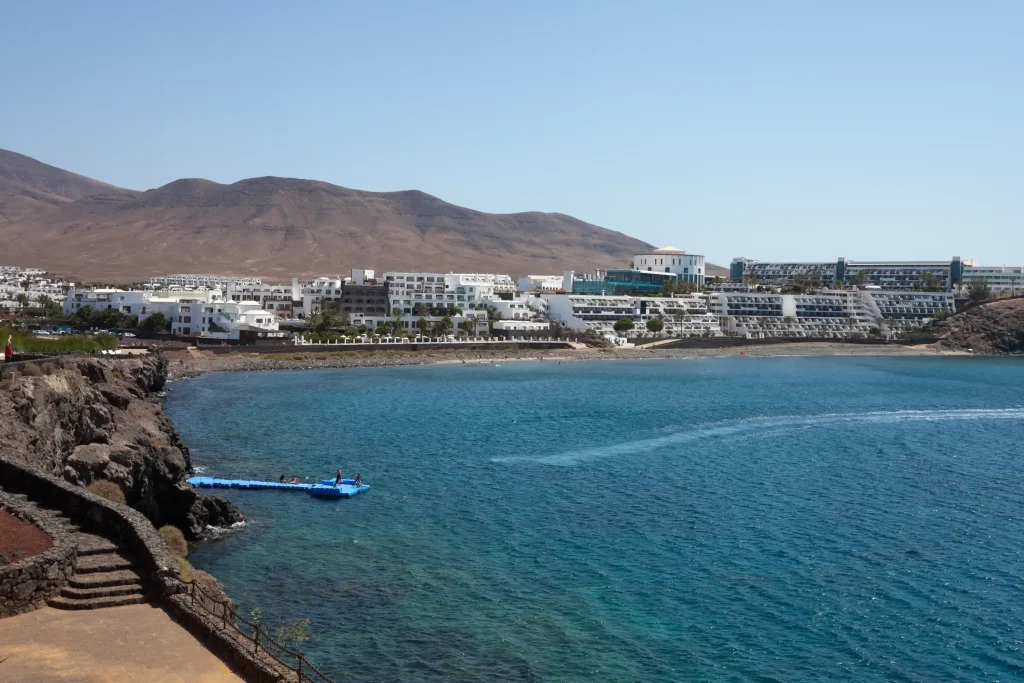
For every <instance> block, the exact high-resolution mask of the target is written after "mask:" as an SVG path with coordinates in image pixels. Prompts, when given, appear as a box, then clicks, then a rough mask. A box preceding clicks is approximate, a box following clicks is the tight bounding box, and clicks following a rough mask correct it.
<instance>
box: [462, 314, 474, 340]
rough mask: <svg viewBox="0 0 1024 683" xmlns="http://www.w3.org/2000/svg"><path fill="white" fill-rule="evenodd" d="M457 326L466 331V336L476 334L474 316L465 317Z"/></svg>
mask: <svg viewBox="0 0 1024 683" xmlns="http://www.w3.org/2000/svg"><path fill="white" fill-rule="evenodd" d="M459 327H461V328H462V330H463V331H464V332H465V333H466V337H467V338H469V337H472V336H474V335H475V334H476V318H466V319H465V320H463V321H462V322H461V323H459Z"/></svg>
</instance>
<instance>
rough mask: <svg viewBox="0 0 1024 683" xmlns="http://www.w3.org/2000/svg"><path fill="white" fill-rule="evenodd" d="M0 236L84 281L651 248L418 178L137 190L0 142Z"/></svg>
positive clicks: (518, 263) (505, 260)
mask: <svg viewBox="0 0 1024 683" xmlns="http://www.w3.org/2000/svg"><path fill="white" fill-rule="evenodd" d="M0 245H2V249H0V251H2V253H3V258H2V259H0V261H2V262H5V263H10V264H14V265H26V266H28V265H32V266H39V267H43V268H46V269H49V270H53V271H55V272H59V273H63V274H66V275H69V276H72V277H75V278H77V279H79V280H85V281H96V280H101V281H126V280H131V279H136V278H143V277H149V276H152V275H158V274H167V273H177V272H192V273H218V274H224V275H259V276H262V277H264V278H267V279H268V280H274V279H283V278H290V277H292V276H293V275H298V276H312V275H322V274H333V273H338V274H341V273H345V272H346V271H348V270H349V269H351V268H354V267H367V268H375V269H376V270H378V271H383V270H390V269H416V270H437V271H452V270H477V271H487V272H502V273H509V274H512V275H513V276H516V275H525V274H528V273H560V272H561V271H562V270H565V269H569V268H571V269H575V270H577V271H586V270H591V269H594V268H608V267H622V266H624V265H626V264H627V263H628V262H629V259H630V257H631V256H632V254H634V253H639V252H643V251H646V250H648V249H650V248H651V245H649V244H647V243H645V242H641V241H640V240H637V239H633V238H632V237H628V236H626V235H624V234H622V233H619V232H615V231H613V230H608V229H605V228H601V227H598V226H596V225H592V224H590V223H586V222H584V221H581V220H578V219H575V218H573V217H571V216H566V215H563V214H558V213H540V212H525V213H515V214H489V213H483V212H480V211H474V210H472V209H467V208H464V207H461V206H455V205H454V204H449V203H448V202H445V201H443V200H441V199H438V198H437V197H433V196H431V195H428V194H425V193H423V192H418V191H415V190H410V191H404V192H365V191H361V190H351V189H348V188H344V187H339V186H337V185H331V184H329V183H324V182H319V181H315V180H298V179H294V178H277V177H265V178H250V179H248V180H241V181H239V182H237V183H232V184H230V185H223V184H220V183H215V182H211V181H209V180H202V179H183V180H176V181H174V182H172V183H168V184H167V185H164V186H163V187H159V188H157V189H154V190H149V191H147V192H135V191H131V190H125V189H122V188H117V187H114V186H111V185H107V184H105V183H101V182H98V181H95V180H91V179H89V178H85V177H83V176H79V175H76V174H74V173H69V172H67V171H63V170H61V169H58V168H55V167H53V166H47V165H46V164H42V163H40V162H38V161H35V160H33V159H30V158H29V157H25V156H23V155H20V154H15V153H13V152H5V151H2V150H0ZM714 268H716V267H715V266H713V265H711V264H709V268H708V269H709V271H711V270H712V269H714Z"/></svg>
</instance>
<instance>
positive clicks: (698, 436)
mask: <svg viewBox="0 0 1024 683" xmlns="http://www.w3.org/2000/svg"><path fill="white" fill-rule="evenodd" d="M969 420H1024V408H966V409H962V410H895V411H878V412H868V413H823V414H820V415H789V416H780V417H753V418H745V419H742V420H732V421H727V422H720V423H717V424H712V425H708V426H705V427H698V428H696V429H688V430H681V431H677V432H674V433H671V434H667V435H665V436H658V437H654V438H650V439H638V440H636V441H627V442H624V443H618V444H611V445H608V446H597V447H595V448H584V449H580V450H575V451H566V452H565V453H558V454H555V455H545V456H541V457H529V456H523V457H511V458H493V459H492V460H491V462H504V463H509V462H536V463H542V464H545V465H557V466H563V467H564V466H570V465H574V464H576V463H578V462H583V461H587V460H596V459H600V458H611V457H615V456H622V455H633V454H636V453H643V452H646V451H651V450H656V449H658V448H663V447H665V446H674V445H678V444H685V443H693V442H696V441H704V440H707V439H728V438H733V437H737V436H746V435H748V434H750V433H752V432H755V431H756V432H764V431H773V432H778V431H787V430H793V429H809V428H814V427H822V426H831V425H837V424H857V423H861V424H864V423H869V424H894V423H899V422H948V421H969Z"/></svg>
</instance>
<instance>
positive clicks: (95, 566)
mask: <svg viewBox="0 0 1024 683" xmlns="http://www.w3.org/2000/svg"><path fill="white" fill-rule="evenodd" d="M75 540H76V542H77V543H78V566H77V568H76V569H75V575H74V576H72V577H71V579H70V580H69V581H68V585H66V586H64V589H63V590H61V593H60V595H58V596H57V597H55V598H51V599H50V601H49V603H48V604H49V605H50V607H56V608H57V609H98V608H100V607H118V606H121V605H136V604H138V603H140V602H145V601H146V590H147V587H146V582H145V580H144V579H143V578H142V572H140V571H137V568H136V561H135V557H134V556H133V555H132V554H131V552H130V551H128V550H127V549H125V548H123V547H121V546H120V545H119V544H117V543H114V542H113V541H111V540H110V539H108V538H105V537H103V536H97V535H96V534H90V533H86V532H84V531H79V532H78V533H76V534H75Z"/></svg>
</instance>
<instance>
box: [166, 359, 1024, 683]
mask: <svg viewBox="0 0 1024 683" xmlns="http://www.w3.org/2000/svg"><path fill="white" fill-rule="evenodd" d="M166 409H167V412H168V413H169V414H170V416H171V417H172V418H173V420H174V422H175V424H176V425H177V427H178V428H179V429H180V430H181V433H182V436H183V438H184V440H185V442H186V443H187V444H189V446H190V447H192V449H193V457H194V460H195V463H196V464H197V465H198V466H200V467H201V468H202V469H203V471H204V473H205V474H208V475H212V476H224V477H243V478H267V479H274V480H276V479H277V478H278V477H279V476H280V475H282V474H284V475H288V476H291V475H293V474H294V475H297V476H299V477H300V478H302V479H309V480H317V479H320V478H324V477H328V476H331V474H332V473H333V472H334V470H335V469H336V468H337V467H339V466H342V467H344V470H345V474H346V476H352V475H354V474H355V473H357V472H358V473H360V474H361V475H362V477H363V479H364V480H366V481H367V482H368V483H370V484H371V485H372V489H371V490H370V491H369V492H367V493H364V494H361V495H359V496H358V497H356V498H353V499H349V500H334V501H324V500H316V499H312V498H310V497H309V496H308V495H306V494H305V493H297V492H278V491H233V492H228V493H227V494H226V495H227V496H228V497H229V498H231V499H232V500H234V501H235V502H236V503H238V505H239V506H240V507H241V508H242V510H243V511H244V512H245V514H246V515H247V516H248V518H249V523H248V525H247V527H246V528H245V529H243V530H241V531H238V532H233V533H230V534H228V535H226V536H225V537H223V538H222V539H221V540H218V541H213V542H207V543H204V544H202V545H200V546H199V547H198V549H197V550H196V551H195V552H194V554H193V557H192V560H193V562H194V564H195V565H196V566H197V567H200V568H202V569H206V570H209V571H210V572H212V573H213V574H215V575H216V576H217V577H218V578H220V579H221V580H222V581H223V582H224V583H225V584H226V585H227V587H228V590H229V593H230V594H231V595H232V596H233V597H234V598H235V599H236V600H238V601H239V602H240V604H241V605H242V608H243V611H246V612H247V611H248V610H249V609H251V608H253V607H259V608H260V609H261V610H262V612H263V615H264V620H265V621H266V622H268V623H270V624H271V625H273V624H275V623H283V622H286V621H290V620H295V619H300V618H309V619H310V620H311V625H310V633H311V638H310V640H309V641H308V642H307V643H305V646H304V649H305V650H306V651H307V653H308V654H309V655H310V657H311V659H312V660H313V661H314V662H315V663H316V664H317V665H319V666H320V667H322V668H323V669H324V670H325V672H327V673H329V674H330V675H333V676H334V677H335V678H336V679H338V680H345V681H392V680H401V681H442V680H444V681H507V680H519V681H822V680H829V681H858V682H859V681H928V682H931V681H1011V680H1024V461H1022V456H1024V446H1022V438H1024V363H1022V362H1020V361H1016V360H1000V359H971V358H967V359H954V358H767V359H755V358H725V359H704V360H687V361H627V362H613V361H605V362H592V363H583V362H574V363H565V364H562V365H559V364H557V363H552V362H543V363H511V364H502V365H459V366H422V367H409V368H386V369H358V370H356V369H351V370H324V371H299V372H270V373H250V374H244V373H235V374H215V375H207V376H203V377H200V378H197V379H193V380H188V381H186V382H181V383H178V384H174V385H172V388H171V390H170V392H169V396H168V397H167V399H166Z"/></svg>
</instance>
